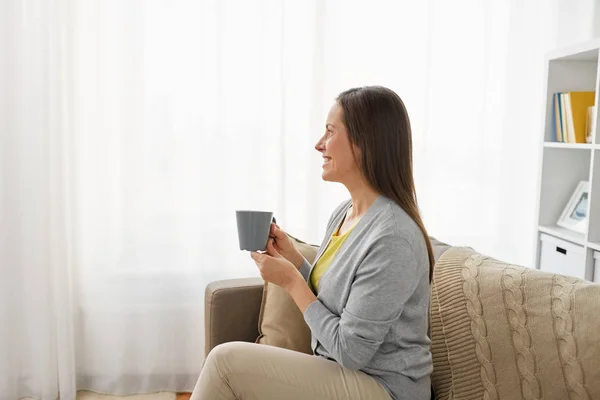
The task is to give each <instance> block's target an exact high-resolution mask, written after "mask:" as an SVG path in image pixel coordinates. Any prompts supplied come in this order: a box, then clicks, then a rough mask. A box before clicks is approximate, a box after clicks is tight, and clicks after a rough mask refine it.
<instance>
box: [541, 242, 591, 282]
mask: <svg viewBox="0 0 600 400" xmlns="http://www.w3.org/2000/svg"><path fill="white" fill-rule="evenodd" d="M540 240H541V246H542V251H541V255H540V269H541V270H542V271H546V272H552V273H554V274H561V275H569V276H574V277H577V278H581V279H585V250H584V248H583V246H579V245H576V244H573V243H571V242H567V241H565V240H562V239H559V238H556V237H554V236H550V235H546V234H545V233H542V234H541V235H540ZM599 257H600V256H599Z"/></svg>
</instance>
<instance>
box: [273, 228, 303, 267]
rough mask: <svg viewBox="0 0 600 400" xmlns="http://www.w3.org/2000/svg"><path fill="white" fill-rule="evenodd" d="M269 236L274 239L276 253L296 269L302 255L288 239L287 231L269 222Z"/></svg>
mask: <svg viewBox="0 0 600 400" xmlns="http://www.w3.org/2000/svg"><path fill="white" fill-rule="evenodd" d="M269 236H270V237H271V238H273V239H274V242H273V248H274V249H275V250H276V251H277V253H278V254H281V255H282V256H283V258H285V259H286V260H288V261H289V262H291V263H292V264H294V267H296V269H299V268H300V267H301V266H302V262H303V261H304V257H303V256H302V254H300V252H299V251H298V249H296V246H294V243H293V242H292V239H290V237H289V236H288V235H287V233H285V232H284V231H283V230H282V229H281V228H280V227H279V225H277V224H271V231H270V232H269ZM267 251H268V249H267ZM269 254H271V252H269ZM271 255H272V254H271Z"/></svg>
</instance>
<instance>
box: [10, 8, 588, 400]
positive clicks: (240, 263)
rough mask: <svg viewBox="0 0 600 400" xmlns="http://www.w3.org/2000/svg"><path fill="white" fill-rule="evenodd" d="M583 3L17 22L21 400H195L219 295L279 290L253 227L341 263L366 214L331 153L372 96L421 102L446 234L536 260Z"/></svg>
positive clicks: (170, 11)
mask: <svg viewBox="0 0 600 400" xmlns="http://www.w3.org/2000/svg"><path fill="white" fill-rule="evenodd" d="M571 3H572V2H565V1H560V0H555V1H551V2H548V1H541V0H540V1H524V2H523V1H517V0H512V1H504V0H494V1H483V0H481V1H478V0H470V1H467V0H461V1H454V2H447V1H444V0H430V1H427V2H416V1H369V2H362V1H361V2H357V1H341V0H338V1H333V0H328V1H322V0H313V1H305V2H292V1H279V0H244V1H222V0H212V1H211V0H203V1H198V0H193V1H192V0H189V1H183V0H178V1H163V0H152V1H148V0H144V1H143V0H130V1H120V0H85V1H75V0H5V1H2V2H0V399H1V400H5V399H7V400H14V399H18V398H19V397H21V396H33V397H37V398H42V399H55V398H57V396H58V395H59V393H60V397H61V399H72V398H74V394H75V391H76V390H80V389H89V390H94V391H98V392H105V393H112V394H128V393H136V392H138V393H139V392H152V391H157V390H174V391H186V390H188V391H189V390H191V389H192V388H193V385H194V383H195V380H196V378H197V375H198V373H199V370H200V367H201V365H202V360H203V346H204V330H203V329H204V327H203V312H204V310H203V296H204V288H205V287H206V285H207V284H208V283H209V282H211V281H214V280H218V279H226V278H236V277H247V276H258V274H257V272H256V268H255V266H254V264H253V263H252V262H251V260H250V258H249V255H248V254H247V253H245V252H240V251H239V250H238V247H237V246H238V243H237V236H236V226H235V210H236V209H265V210H272V211H274V212H275V215H276V217H277V219H278V222H280V224H281V225H282V226H283V227H284V228H285V229H286V230H288V231H289V232H290V233H292V234H293V235H295V236H297V237H300V238H302V239H304V240H307V241H309V242H312V243H319V242H320V241H321V238H322V235H323V234H324V228H325V223H326V221H327V219H328V217H329V214H330V212H331V211H332V209H333V207H335V205H337V204H338V203H339V202H340V201H341V200H342V199H344V198H346V196H347V194H346V192H345V189H344V188H343V187H342V186H341V185H339V184H331V183H324V182H322V181H321V180H320V164H321V163H320V155H319V154H318V153H317V152H316V151H315V150H314V149H313V146H314V143H315V142H316V140H317V139H318V137H319V136H320V134H321V133H322V130H323V124H324V121H325V116H326V114H327V111H328V109H329V107H330V105H331V104H332V102H333V100H334V98H335V96H336V95H337V94H338V93H339V92H340V91H342V90H344V89H346V88H349V87H352V86H360V85H367V84H381V85H385V86H389V87H390V88H392V89H394V90H396V91H397V92H398V93H399V94H400V96H401V97H402V98H403V99H404V100H405V102H406V104H407V107H408V110H409V113H410V116H411V119H412V124H413V137H414V152H415V155H414V158H415V174H416V179H417V182H416V183H417V190H418V196H419V200H420V206H421V209H422V212H423V215H424V218H425V222H426V225H427V227H428V229H429V231H430V234H431V235H433V236H436V237H438V238H440V239H442V240H445V241H447V242H449V243H452V244H460V245H463V244H464V245H469V246H473V247H475V248H477V249H479V250H481V251H483V252H487V253H488V254H491V255H494V256H496V257H498V258H504V259H506V260H508V261H513V262H517V263H521V264H525V265H528V264H530V263H531V260H532V257H533V247H532V246H533V237H534V233H533V232H534V225H533V224H534V221H535V218H534V211H535V184H536V179H537V167H538V160H539V154H538V146H537V145H538V140H539V137H540V134H539V132H541V129H542V117H541V115H542V104H543V101H542V99H543V98H542V88H543V71H544V70H543V54H544V53H545V52H546V51H547V50H549V49H551V48H553V47H555V46H556V45H559V44H560V45H562V44H567V43H571V42H573V41H578V40H584V39H587V38H589V37H591V36H592V35H594V34H595V33H597V32H596V24H595V23H596V22H597V20H598V18H596V17H595V15H597V14H598V9H597V8H595V5H594V2H593V1H591V0H588V1H585V2H578V3H577V4H578V6H577V7H576V8H573V6H572V4H571ZM565 16H566V17H565ZM565 21H566V22H565ZM502 222H508V224H502Z"/></svg>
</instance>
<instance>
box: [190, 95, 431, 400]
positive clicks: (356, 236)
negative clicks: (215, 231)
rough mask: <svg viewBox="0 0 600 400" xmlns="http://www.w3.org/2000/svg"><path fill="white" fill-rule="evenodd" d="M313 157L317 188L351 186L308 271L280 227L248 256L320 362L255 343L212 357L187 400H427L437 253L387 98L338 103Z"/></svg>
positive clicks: (403, 122) (402, 117)
mask: <svg viewBox="0 0 600 400" xmlns="http://www.w3.org/2000/svg"><path fill="white" fill-rule="evenodd" d="M325 128H326V130H325V133H324V135H323V136H322V137H321V138H320V139H319V141H318V143H317V144H316V146H315V148H316V150H317V151H319V152H320V153H322V155H323V172H322V178H323V179H324V180H326V181H330V182H340V183H342V184H343V185H345V186H346V188H347V189H348V191H349V193H350V197H351V199H350V200H348V201H345V202H343V203H342V204H340V205H339V206H338V207H337V208H336V210H335V211H334V212H333V214H332V216H331V218H330V220H329V223H328V225H327V233H326V235H325V238H324V240H323V243H322V245H321V247H320V249H319V252H318V254H317V259H316V260H315V265H314V267H312V266H311V265H310V264H309V263H308V262H307V261H306V259H304V258H303V257H302V255H301V254H300V253H299V252H298V251H297V250H296V249H295V247H294V245H293V243H292V242H291V241H290V239H289V238H288V236H287V235H286V234H285V232H284V231H282V230H281V229H280V228H279V226H277V225H272V226H271V234H270V238H269V240H268V244H267V251H266V252H265V253H256V252H253V253H252V254H251V257H252V259H253V260H254V261H255V262H256V264H257V266H258V268H259V269H260V273H261V276H262V277H263V279H265V280H266V281H269V282H272V283H274V284H276V285H279V286H281V287H282V288H284V289H285V290H286V291H287V292H288V293H289V294H290V296H291V297H292V298H293V299H294V301H295V302H296V304H297V305H298V307H299V308H300V310H301V311H302V313H303V315H304V318H305V321H306V323H307V324H308V326H309V328H310V330H311V333H312V348H313V351H314V353H315V354H316V356H314V355H312V356H311V355H307V354H303V353H298V352H294V351H290V350H285V349H280V348H276V347H273V346H261V345H256V344H251V343H227V344H223V345H220V346H217V347H216V348H215V349H213V351H211V353H210V354H209V356H208V358H207V359H206V362H205V366H204V368H203V370H202V373H201V375H200V378H199V380H198V383H197V385H196V389H195V391H194V394H193V395H192V399H193V400H200V399H286V400H288V399H357V400H358V399H361V400H367V399H390V398H392V399H429V398H430V373H431V371H432V359H431V353H430V350H429V338H428V335H427V328H428V308H429V283H430V281H431V277H432V268H433V252H432V249H431V243H430V241H429V238H428V235H427V232H426V230H425V227H424V226H423V222H422V221H421V218H420V216H419V212H418V208H417V201H416V194H415V188H414V181H413V174H412V143H411V129H410V122H409V118H408V115H407V113H406V109H405V107H404V104H403V102H402V100H401V99H400V97H398V95H397V94H396V93H394V92H393V91H391V90H389V89H387V88H383V87H378V86H376V87H362V88H355V89H350V90H348V91H345V92H343V93H342V94H340V95H339V96H338V98H337V101H336V102H335V104H334V105H333V106H332V108H331V110H330V112H329V115H328V117H327V123H326V125H325Z"/></svg>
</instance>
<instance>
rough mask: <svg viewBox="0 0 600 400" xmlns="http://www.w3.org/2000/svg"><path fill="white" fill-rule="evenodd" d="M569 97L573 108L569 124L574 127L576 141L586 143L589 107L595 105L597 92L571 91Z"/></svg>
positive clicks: (569, 116)
mask: <svg viewBox="0 0 600 400" xmlns="http://www.w3.org/2000/svg"><path fill="white" fill-rule="evenodd" d="M569 97H570V105H571V107H570V108H571V110H570V115H568V116H567V118H569V125H570V126H572V128H573V133H574V136H575V142H576V143H586V140H585V136H586V134H585V132H586V123H587V114H588V107H591V106H593V105H594V101H595V97H596V92H570V93H569ZM571 121H572V125H571Z"/></svg>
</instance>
